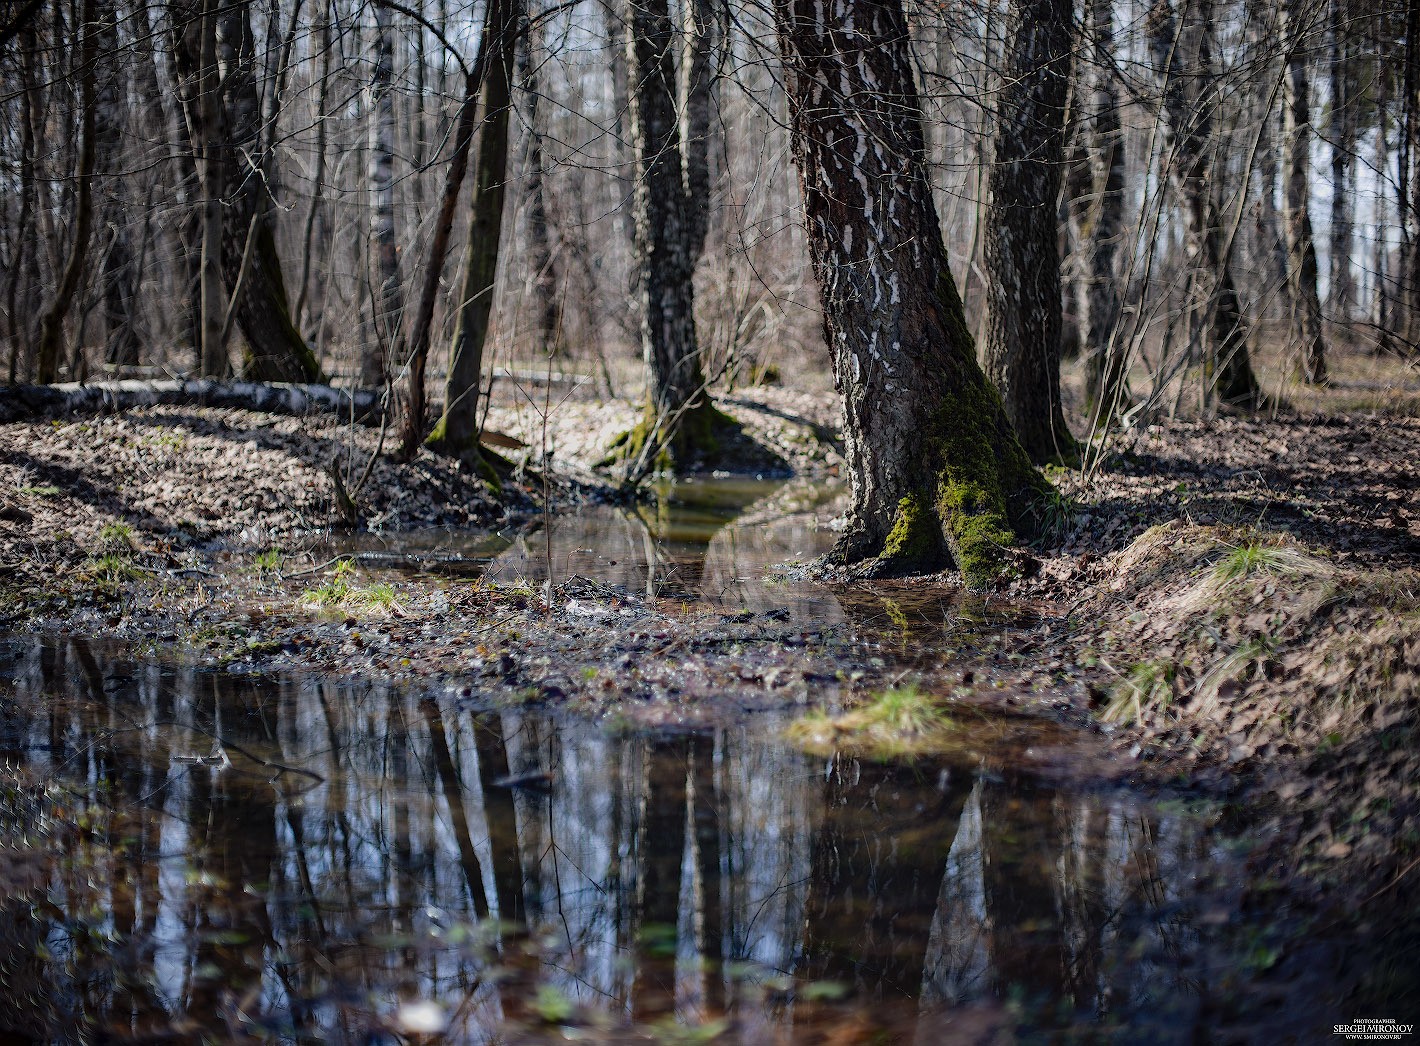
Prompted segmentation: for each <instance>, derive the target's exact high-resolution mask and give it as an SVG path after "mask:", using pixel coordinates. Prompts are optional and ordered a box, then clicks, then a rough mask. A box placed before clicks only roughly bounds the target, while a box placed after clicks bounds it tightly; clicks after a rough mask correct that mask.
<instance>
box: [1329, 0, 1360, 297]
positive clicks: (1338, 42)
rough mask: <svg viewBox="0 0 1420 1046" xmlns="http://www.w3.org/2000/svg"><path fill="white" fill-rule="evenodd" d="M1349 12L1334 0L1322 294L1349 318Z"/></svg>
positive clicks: (1352, 121)
mask: <svg viewBox="0 0 1420 1046" xmlns="http://www.w3.org/2000/svg"><path fill="white" fill-rule="evenodd" d="M1348 13H1349V12H1348V11H1347V9H1346V2H1345V0H1334V3H1333V11H1332V25H1331V115H1330V118H1329V120H1328V123H1327V129H1328V135H1327V137H1329V138H1330V139H1331V184H1332V186H1333V187H1334V191H1333V192H1332V194H1331V237H1330V251H1329V253H1330V255H1331V268H1330V272H1329V273H1328V275H1329V277H1330V279H1329V280H1328V283H1329V285H1330V286H1329V287H1328V290H1327V298H1328V299H1329V306H1330V309H1331V314H1332V318H1333V319H1334V320H1335V322H1337V323H1342V324H1344V323H1349V322H1350V321H1351V320H1352V318H1353V315H1354V312H1355V309H1356V305H1357V302H1358V300H1359V298H1360V296H1359V295H1358V294H1357V291H1356V270H1355V266H1354V265H1353V264H1352V261H1351V249H1352V245H1353V242H1354V240H1355V202H1354V199H1353V195H1352V194H1353V193H1354V192H1355V191H1356V186H1355V171H1356V163H1355V157H1356V139H1357V116H1356V102H1357V99H1356V98H1355V97H1353V95H1354V93H1355V88H1354V87H1353V86H1352V83H1351V77H1352V76H1353V75H1355V72H1356V69H1355V66H1356V63H1355V62H1354V61H1353V57H1352V48H1353V44H1352V42H1351V34H1350V33H1349V32H1348V31H1347V27H1346V25H1345V23H1344V21H1343V19H1344V18H1345V16H1346V15H1347V14H1348Z"/></svg>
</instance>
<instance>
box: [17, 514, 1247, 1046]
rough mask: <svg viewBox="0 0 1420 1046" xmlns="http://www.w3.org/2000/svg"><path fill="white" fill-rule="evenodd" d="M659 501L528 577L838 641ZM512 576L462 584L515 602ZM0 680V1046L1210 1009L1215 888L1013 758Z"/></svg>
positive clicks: (1014, 729) (810, 1036) (1149, 820)
mask: <svg viewBox="0 0 1420 1046" xmlns="http://www.w3.org/2000/svg"><path fill="white" fill-rule="evenodd" d="M682 493H683V494H687V495H694V494H696V492H695V491H694V490H693V489H692V490H690V491H682ZM717 496H719V495H717ZM682 500H683V504H682V506H681V507H679V508H670V509H667V510H664V511H663V512H662V513H661V514H660V516H658V517H652V518H651V519H649V520H648V519H646V518H645V517H642V518H641V522H640V523H631V522H625V520H626V516H625V514H622V515H620V516H615V515H610V514H609V513H608V510H604V509H600V510H597V511H596V512H595V513H591V514H589V515H588V516H586V517H582V518H580V519H579V518H572V519H568V520H563V521H559V523H558V526H557V529H556V530H555V531H554V533H553V542H552V547H553V571H554V575H555V576H561V577H565V576H568V575H570V574H573V573H577V574H582V575H585V576H590V577H595V578H597V579H598V580H600V581H603V582H607V583H614V584H619V585H624V586H625V587H627V588H636V589H638V590H643V589H646V588H649V589H650V590H651V591H653V592H656V593H659V594H661V595H663V596H664V595H667V594H673V595H676V596H678V597H680V598H687V599H695V600H699V601H707V602H710V603H712V604H715V605H718V606H721V607H723V608H725V609H729V610H734V609H735V608H738V607H747V608H750V609H755V610H762V609H764V608H766V607H772V606H776V605H777V606H782V607H785V608H787V610H788V611H789V613H791V614H794V615H805V616H811V617H814V618H815V620H821V619H822V618H823V616H824V615H825V614H828V613H839V614H843V613H845V612H844V611H843V609H842V607H841V605H837V604H835V603H834V601H833V600H832V599H830V598H829V597H828V596H826V595H825V594H824V593H823V592H818V593H817V594H814V593H813V591H812V590H810V589H808V588H807V587H804V588H799V587H794V586H778V585H775V584H773V583H770V584H766V583H765V582H764V580H763V570H764V566H765V564H766V563H769V562H775V561H782V560H784V559H789V558H793V557H804V558H807V557H808V556H811V555H813V554H815V553H816V552H817V551H820V550H821V549H822V548H823V547H824V545H825V543H826V542H827V540H829V538H831V535H825V534H819V533H816V532H814V531H813V530H812V528H809V527H806V526H804V525H803V522H802V520H801V519H798V518H797V517H793V521H792V522H791V523H790V524H787V525H785V526H783V527H781V528H780V529H778V530H776V529H775V525H774V524H773V523H772V522H764V523H760V522H756V521H754V520H753V518H751V521H750V522H749V523H744V524H732V523H731V520H732V519H733V518H734V516H735V515H736V513H737V511H738V509H739V507H742V506H740V505H735V504H734V503H733V502H732V507H730V508H725V507H724V506H723V505H719V506H716V505H707V504H705V501H706V499H705V498H698V499H697V498H696V497H693V496H686V497H684V498H683V499H682ZM744 500H748V499H746V498H743V497H742V498H741V501H744ZM750 511H751V513H753V508H751V509H750ZM618 518H619V519H622V520H623V522H624V523H625V525H624V526H623V525H622V524H618V523H616V522H615V520H616V519H618ZM461 540H462V539H458V538H457V537H456V536H454V535H440V536H425V537H424V538H421V539H413V540H403V541H400V542H387V543H383V544H382V545H380V546H379V550H381V551H383V552H384V553H385V554H388V555H394V556H396V558H398V557H404V561H405V562H406V564H409V563H414V562H415V561H414V559H413V558H412V557H414V556H415V555H416V554H417V555H418V556H419V557H422V558H420V560H419V569H433V568H437V566H438V564H439V562H440V561H443V562H449V561H453V560H457V561H458V562H467V560H468V559H469V558H470V556H471V553H470V552H469V551H468V550H470V549H473V548H474V546H473V545H471V544H467V545H461V544H460V541H461ZM539 541H543V539H542V538H541V537H540V536H539V535H532V536H530V537H527V538H524V539H520V540H519V541H518V542H515V543H512V544H509V545H507V546H506V547H504V548H501V549H499V548H497V547H496V546H495V545H490V544H489V543H488V542H487V541H486V540H485V541H484V544H483V545H482V546H479V547H478V550H477V554H476V556H474V557H472V558H476V559H477V561H478V562H479V563H480V564H481V567H480V569H486V570H489V571H492V572H499V571H502V572H504V573H505V574H506V575H507V576H509V577H511V576H514V575H522V576H533V577H537V576H539V575H538V571H539V569H541V570H543V571H545V570H546V559H545V556H544V558H543V559H542V560H541V564H542V565H541V567H539V565H538V556H537V551H538V543H539ZM362 547H364V548H366V549H367V550H376V546H375V545H374V544H368V543H367V544H365V545H363V546H362ZM542 547H543V551H544V552H545V548H546V544H545V541H544V543H543V546H542ZM559 557H560V558H559ZM696 564H698V566H697V565H696ZM835 606H836V607H837V608H836V609H834V607H835ZM0 680H3V681H4V682H3V683H0V767H7V766H8V767H20V768H22V769H23V770H25V771H27V772H28V773H29V774H30V775H33V776H34V777H36V778H38V779H39V780H42V781H46V782H49V783H50V787H48V788H47V789H46V790H44V791H43V792H42V793H37V792H36V791H35V790H33V789H21V788H16V787H14V786H13V785H12V783H11V781H10V778H9V777H8V776H6V775H5V774H3V773H0V898H8V899H5V900H0V985H3V988H4V990H3V993H0V1039H3V1038H4V1034H3V1033H4V1032H7V1031H8V1032H10V1033H11V1034H12V1035H14V1036H18V1038H17V1039H16V1041H35V1042H40V1041H68V1040H71V1039H72V1040H76V1041H77V1040H78V1039H80V1038H84V1039H86V1040H88V1041H96V1040H98V1039H104V1038H106V1037H107V1038H108V1039H109V1040H110V1041H112V1040H114V1039H117V1040H120V1041H121V1040H126V1039H137V1040H141V1041H154V1040H158V1039H168V1040H171V1041H181V1042H192V1041H200V1040H202V1039H203V1038H210V1039H212V1040H220V1041H229V1040H231V1039H234V1038H236V1039H242V1040H245V1039H246V1038H253V1039H255V1038H262V1039H266V1040H273V1039H274V1040H276V1041H301V1042H352V1043H356V1042H358V1043H372V1042H398V1041H411V1040H410V1039H409V1036H410V1035H413V1034H415V1033H417V1032H420V1031H421V1029H423V1030H429V1031H435V1030H437V1031H438V1032H440V1033H442V1034H443V1035H444V1036H445V1037H446V1038H445V1039H443V1040H439V1039H437V1038H436V1039H425V1040H420V1041H451V1042H510V1041H541V1040H542V1039H544V1038H546V1039H548V1040H557V1041H565V1040H566V1039H569V1038H572V1039H575V1038H576V1037H578V1036H580V1037H582V1038H584V1039H585V1038H590V1039H593V1040H595V1041H607V1040H611V1039H614V1040H615V1041H623V1040H624V1041H633V1040H637V1039H638V1038H649V1039H651V1040H655V1039H659V1040H660V1041H708V1040H709V1039H710V1038H712V1037H713V1036H714V1034H715V1033H717V1032H723V1033H725V1034H726V1035H727V1036H729V1038H728V1040H727V1041H740V1042H786V1041H805V1042H808V1041H829V1040H828V1039H827V1038H826V1037H827V1036H831V1035H839V1036H848V1035H851V1036H856V1037H850V1038H842V1039H832V1040H831V1041H854V1042H866V1041H883V1042H917V1043H923V1044H926V1043H938V1042H950V1041H964V1042H969V1041H989V1039H990V1036H991V1035H992V1034H993V1033H994V1031H993V1030H1009V1031H1010V1032H1011V1033H1013V1034H1016V1035H1018V1036H1021V1037H1023V1038H1024V1039H1030V1038H1031V1037H1032V1036H1040V1037H1043V1038H1044V1039H1047V1040H1049V1041H1057V1040H1058V1039H1060V1037H1061V1036H1064V1037H1066V1038H1069V1039H1071V1040H1072V1041H1075V1040H1084V1041H1090V1040H1095V1039H1099V1040H1105V1039H1109V1040H1123V1041H1132V1042H1187V1041H1193V1040H1194V1037H1195V1035H1196V1034H1197V1032H1198V1029H1199V1028H1200V1027H1201V1026H1203V1024H1205V1023H1206V1021H1207V1019H1208V1014H1209V1009H1210V1007H1211V1006H1213V1005H1214V1004H1215V1001H1216V1000H1215V998H1214V996H1215V993H1216V991H1217V983H1218V982H1219V980H1220V978H1221V977H1222V975H1221V974H1220V973H1219V967H1218V960H1217V956H1216V955H1215V951H1216V948H1215V942H1213V941H1212V939H1211V936H1210V934H1211V933H1212V932H1213V930H1212V929H1211V928H1213V927H1216V926H1217V925H1218V924H1219V923H1222V922H1225V921H1226V920H1227V919H1228V918H1229V904H1230V902H1229V901H1228V899H1227V894H1226V891H1225V890H1224V884H1225V883H1227V882H1228V881H1230V879H1231V878H1232V875H1231V873H1230V869H1231V867H1232V862H1231V859H1230V858H1229V857H1228V855H1227V854H1225V853H1222V852H1219V850H1218V849H1217V848H1216V846H1214V844H1212V843H1211V842H1210V833H1209V830H1208V821H1207V820H1206V818H1204V817H1202V816H1200V815H1199V814H1197V813H1193V812H1189V811H1186V810H1184V809H1182V808H1181V807H1180V808H1176V807H1168V806H1159V805H1155V804H1150V803H1148V802H1145V801H1143V800H1142V799H1141V798H1139V797H1137V796H1135V795H1132V794H1130V793H1129V792H1127V791H1124V790H1119V789H1096V788H1089V787H1074V786H1071V785H1070V784H1068V783H1062V782H1061V780H1060V777H1059V775H1054V776H1052V777H1050V778H1045V777H1041V776H1035V775H1032V774H1031V773H1029V772H1027V771H1026V770H1024V769H1022V765H1021V764H1020V763H1019V762H1017V761H1016V760H1014V759H1012V758H1011V756H1010V753H1011V752H1019V751H1022V750H1024V749H1025V748H1028V747H1029V746H1031V745H1032V744H1049V745H1053V746H1057V747H1059V746H1062V745H1066V746H1068V745H1069V744H1070V740H1069V738H1068V736H1066V732H1065V731H1064V730H1063V729H1062V728H1060V727H1057V726H1053V725H1050V724H1046V723H1041V724H1031V723H1029V722H1022V721H1013V722H1012V723H1010V724H1006V723H1003V722H996V721H994V720H992V719H990V718H988V717H984V716H983V717H982V718H981V721H980V729H981V730H982V731H983V732H989V733H991V734H992V735H993V739H992V743H991V744H989V745H983V746H982V748H983V750H987V749H989V751H990V752H992V753H993V754H992V755H990V756H988V757H981V756H979V755H973V756H971V757H967V756H961V757H956V758H932V759H917V760H914V761H911V762H895V761H890V760H876V759H869V758H864V757H859V756H854V755H852V754H849V753H843V752H839V753H835V754H833V755H826V756H811V755H806V754H803V753H801V752H799V751H796V750H795V749H793V748H792V747H790V746H788V745H787V744H785V743H784V742H783V741H782V740H781V731H782V727H783V725H784V722H785V716H784V714H761V715H756V716H752V717H750V718H748V719H742V720H740V721H737V722H730V723H727V724H725V725H722V726H718V727H714V728H706V729H700V730H696V731H682V732H663V733H638V732H630V731H626V730H624V729H617V728H613V727H609V726H608V725H606V724H603V723H598V722H592V721H589V720H587V719H579V718H576V717H572V716H568V715H564V714H560V713H557V712H555V711H550V710H548V709H540V708H534V709H511V710H502V711H482V712H474V711H469V710H468V709H467V706H460V705H459V704H458V703H457V702H455V701H453V700H450V699H444V698H441V697H438V696H429V695H421V694H416V693H410V692H407V691H404V690H400V689H395V688H390V687H385V686H382V685H377V684H372V683H368V682H358V683H357V682H351V681H349V680H342V679H338V678H323V677H317V676H313V675H289V676H275V677H272V676H255V675H235V674H227V673H223V672H216V671H210V670H204V669H200V668H196V667H191V666H184V665H180V664H178V663H176V662H173V661H168V660H164V659H161V658H158V659H155V658H152V657H140V656H137V655H136V654H135V653H134V652H133V651H132V650H130V649H126V648H125V647H123V646H122V645H118V644H113V643H98V642H89V641H85V640H82V639H77V638H47V639H42V638H26V637H15V638H11V639H9V640H6V641H4V642H3V643H0ZM1008 735H1009V736H1008ZM76 814H77V815H79V821H80V827H77V828H76V827H74V826H73V821H74V818H75V815H76ZM1237 976H1238V974H1237V970H1236V968H1233V969H1231V971H1230V972H1229V973H1228V977H1229V978H1232V979H1233V980H1236V978H1237ZM695 1035H700V1036H702V1038H701V1039H699V1040H697V1039H696V1038H694V1036H695ZM874 1036H877V1037H876V1038H874ZM7 1041H8V1040H7Z"/></svg>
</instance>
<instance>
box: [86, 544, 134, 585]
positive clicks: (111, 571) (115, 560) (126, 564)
mask: <svg viewBox="0 0 1420 1046" xmlns="http://www.w3.org/2000/svg"><path fill="white" fill-rule="evenodd" d="M84 576H85V577H86V578H88V580H90V581H92V582H94V583H95V584H96V585H98V586H100V587H101V588H108V589H113V588H117V587H118V586H119V585H121V584H123V583H124V582H125V581H141V580H143V579H144V578H145V577H147V576H148V572H147V571H146V570H144V569H143V568H142V567H140V566H139V565H138V564H137V563H134V562H133V560H132V559H130V558H129V557H128V556H126V555H124V554H122V553H120V552H105V553H104V554H103V555H101V556H95V557H94V558H93V559H91V560H89V563H88V565H87V566H86V567H85V568H84Z"/></svg>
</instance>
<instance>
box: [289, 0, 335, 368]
mask: <svg viewBox="0 0 1420 1046" xmlns="http://www.w3.org/2000/svg"><path fill="white" fill-rule="evenodd" d="M331 18H332V13H331V11H330V10H329V8H326V9H325V10H323V11H322V12H321V14H320V28H319V30H318V32H317V37H316V39H317V40H318V41H319V46H320V51H321V66H320V92H319V95H318V98H319V100H318V101H317V103H316V146H315V149H316V169H315V173H314V174H313V175H312V176H311V202H310V205H309V206H308V207H307V208H306V222H305V231H304V232H303V233H302V235H301V278H300V280H298V281H297V284H296V287H297V290H296V308H295V312H294V316H295V320H296V323H297V325H300V324H302V323H304V322H305V321H306V317H307V312H306V302H307V301H308V300H309V298H310V289H311V258H312V255H313V254H314V253H315V252H314V249H313V244H314V242H315V230H316V218H317V216H318V215H319V213H320V205H321V195H322V193H323V192H324V190H325V164H326V153H327V152H328V150H327V148H326V141H327V139H328V137H329V131H328V123H329V121H328V119H327V114H326V107H327V106H328V105H329V102H330V67H331V63H332V60H333V58H334V56H335V48H334V47H332V46H331V39H330V22H331ZM316 350H317V351H320V344H319V341H318V342H317V344H316Z"/></svg>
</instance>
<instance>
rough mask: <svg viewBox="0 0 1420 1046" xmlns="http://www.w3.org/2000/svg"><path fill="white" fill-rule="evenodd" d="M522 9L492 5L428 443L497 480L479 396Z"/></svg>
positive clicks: (497, 0) (508, 1)
mask: <svg viewBox="0 0 1420 1046" xmlns="http://www.w3.org/2000/svg"><path fill="white" fill-rule="evenodd" d="M519 13H520V7H519V4H518V3H517V0H492V2H490V3H489V5H488V13H487V15H486V17H485V21H484V27H483V33H484V39H485V40H486V41H487V43H486V44H480V48H483V47H486V48H487V49H488V63H487V71H486V73H485V74H484V80H483V88H482V95H481V100H480V104H479V110H480V112H481V113H482V116H483V121H482V122H483V130H482V132H481V133H480V135H479V139H478V156H477V160H476V163H475V166H474V174H473V199H472V200H471V201H470V204H469V221H468V243H467V245H466V247H465V248H464V251H465V253H464V270H463V283H462V289H461V290H460V292H459V301H458V325H457V326H456V327H455V329H454V338H453V344H452V345H451V346H450V351H449V373H448V379H447V380H446V381H445V383H444V413H443V416H442V417H441V418H440V419H439V421H438V423H437V424H436V425H435V426H434V431H433V432H432V433H431V434H430V436H429V439H428V444H429V446H430V447H431V448H432V449H434V450H435V451H437V452H439V453H441V454H447V455H449V456H451V457H457V458H460V459H461V460H463V461H464V462H465V464H466V465H467V466H469V467H472V468H475V469H477V470H478V471H481V472H482V473H483V474H484V475H485V477H486V478H489V479H494V478H495V477H494V476H493V473H492V472H491V471H490V470H489V468H488V466H487V462H486V459H485V457H484V455H483V453H482V452H481V451H480V450H479V446H478V436H479V420H478V394H479V381H480V379H481V376H482V373H483V348H484V343H485V342H486V341H487V339H488V325H489V318H490V316H491V315H492V312H493V292H494V286H495V281H496V277H497V275H498V251H499V245H500V243H501V241H502V238H503V198H504V190H505V188H506V185H507V181H508V119H509V115H510V110H511V106H512V92H511V88H512V80H513V63H514V59H515V56H516V49H517V36H518V23H519Z"/></svg>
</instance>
